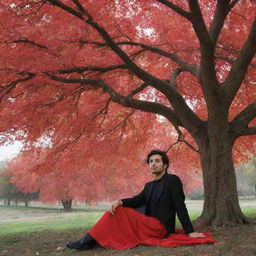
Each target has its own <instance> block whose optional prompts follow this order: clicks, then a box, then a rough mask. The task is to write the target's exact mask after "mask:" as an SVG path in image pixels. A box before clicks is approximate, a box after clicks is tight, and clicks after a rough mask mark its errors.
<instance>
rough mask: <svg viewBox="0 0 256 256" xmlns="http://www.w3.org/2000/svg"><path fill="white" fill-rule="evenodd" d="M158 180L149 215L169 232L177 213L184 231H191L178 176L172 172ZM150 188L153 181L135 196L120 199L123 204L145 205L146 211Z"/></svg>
mask: <svg viewBox="0 0 256 256" xmlns="http://www.w3.org/2000/svg"><path fill="white" fill-rule="evenodd" d="M159 182H160V184H159V185H160V189H159V194H158V195H157V197H156V198H155V200H154V202H152V203H153V205H154V207H153V209H152V210H151V214H150V215H151V216H153V217H156V218H158V219H159V220H160V221H161V223H162V224H163V225H164V226H165V227H166V229H167V231H168V232H169V233H174V232H175V217H176V213H177V215H178V218H179V220H180V222H181V224H182V227H183V229H184V230H185V232H186V233H187V234H188V233H191V232H193V231H194V229H193V226H192V224H191V221H190V218H189V215H188V211H187V208H186V205H185V203H184V200H185V195H184V192H183V188H182V183H181V180H180V178H179V177H178V176H176V175H173V174H165V175H164V176H163V177H162V178H161V180H160V181H159ZM152 189H153V181H151V182H148V183H146V185H145V187H144V189H143V190H142V191H141V193H140V194H138V195H137V196H135V197H132V198H125V199H121V200H122V202H123V206H126V207H131V208H138V207H141V206H143V205H146V212H147V206H148V205H149V200H150V197H151V192H152Z"/></svg>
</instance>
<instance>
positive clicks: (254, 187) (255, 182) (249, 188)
mask: <svg viewBox="0 0 256 256" xmlns="http://www.w3.org/2000/svg"><path fill="white" fill-rule="evenodd" d="M235 172H236V179H237V191H238V196H239V197H244V196H253V195H255V197H256V157H253V156H251V159H250V160H249V161H248V162H247V163H244V164H240V165H239V166H238V167H237V168H236V170H235ZM188 198H189V199H191V200H203V199H204V190H203V188H202V187H200V188H199V189H197V190H196V191H194V192H192V193H191V194H189V195H188Z"/></svg>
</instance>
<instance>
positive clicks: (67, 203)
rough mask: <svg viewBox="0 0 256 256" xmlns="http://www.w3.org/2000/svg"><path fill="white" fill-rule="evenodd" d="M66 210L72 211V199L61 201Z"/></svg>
mask: <svg viewBox="0 0 256 256" xmlns="http://www.w3.org/2000/svg"><path fill="white" fill-rule="evenodd" d="M61 203H62V206H63V208H64V211H65V212H70V211H71V207H72V200H65V201H64V200H63V201H61Z"/></svg>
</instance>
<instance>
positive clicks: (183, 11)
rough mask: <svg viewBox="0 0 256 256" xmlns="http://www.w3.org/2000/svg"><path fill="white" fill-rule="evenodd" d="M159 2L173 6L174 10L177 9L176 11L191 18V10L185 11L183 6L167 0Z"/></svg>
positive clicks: (159, 0)
mask: <svg viewBox="0 0 256 256" xmlns="http://www.w3.org/2000/svg"><path fill="white" fill-rule="evenodd" d="M157 2H159V3H162V4H164V5H165V6H167V7H169V8H171V9H172V10H173V11H175V12H176V13H178V14H180V15H181V16H182V17H184V18H186V19H188V20H190V14H189V12H187V11H185V10H184V9H182V8H181V7H179V6H178V5H176V4H173V3H172V2H170V1H167V0H157Z"/></svg>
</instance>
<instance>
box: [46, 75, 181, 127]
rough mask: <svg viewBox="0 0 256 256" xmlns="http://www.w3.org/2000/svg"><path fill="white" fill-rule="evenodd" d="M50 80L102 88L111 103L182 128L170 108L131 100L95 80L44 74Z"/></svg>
mask: <svg viewBox="0 0 256 256" xmlns="http://www.w3.org/2000/svg"><path fill="white" fill-rule="evenodd" d="M45 74H46V75H47V76H49V77H50V78H51V79H52V80H54V81H57V82H62V83H73V84H74V83H79V84H82V85H91V86H92V87H91V88H89V89H99V88H102V89H103V91H104V92H106V93H108V94H109V95H110V97H111V100H112V101H113V102H116V103H119V104H120V105H122V106H124V107H130V108H135V109H138V110H142V111H146V112H150V113H155V114H159V115H162V116H164V117H166V118H167V119H168V120H169V121H170V122H172V123H173V124H175V125H176V126H182V123H181V121H180V119H179V118H178V117H177V116H176V115H175V114H174V111H173V110H172V109H171V108H168V107H166V106H164V105H162V104H159V103H155V102H148V101H143V100H137V99H132V98H131V97H124V96H122V95H121V94H119V93H118V92H116V91H115V90H114V89H113V88H111V87H110V86H109V85H108V84H107V83H106V82H104V81H102V80H100V79H95V80H90V79H67V78H62V77H57V76H55V75H52V74H50V73H45Z"/></svg>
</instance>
